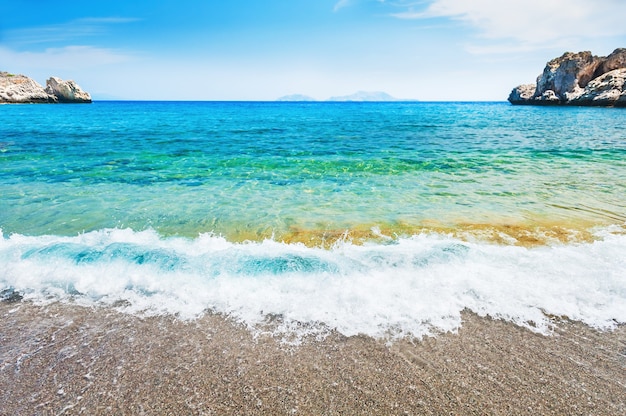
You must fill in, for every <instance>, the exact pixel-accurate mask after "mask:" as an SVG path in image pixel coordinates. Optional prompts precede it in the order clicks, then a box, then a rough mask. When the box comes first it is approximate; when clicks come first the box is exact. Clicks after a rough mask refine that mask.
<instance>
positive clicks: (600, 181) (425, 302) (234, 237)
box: [0, 101, 626, 339]
mask: <svg viewBox="0 0 626 416" xmlns="http://www.w3.org/2000/svg"><path fill="white" fill-rule="evenodd" d="M0 293H1V295H0V298H1V299H2V301H3V302H12V303H15V304H16V305H19V304H20V302H33V303H36V304H41V305H46V304H50V303H55V304H58V303H61V304H72V305H84V306H88V307H92V308H114V309H117V310H119V311H121V312H123V313H128V314H138V315H141V316H153V315H166V316H172V317H173V319H181V320H185V321H192V320H194V319H197V318H199V317H202V316H203V315H205V314H222V315H224V316H226V317H228V318H229V319H232V320H234V321H236V322H238V323H241V324H243V325H245V326H247V327H248V328H250V330H251V331H256V332H258V333H271V334H275V335H279V336H280V335H283V336H288V337H289V336H291V337H293V336H295V337H307V336H316V337H319V336H323V335H324V334H327V333H330V332H331V331H336V332H339V333H341V334H344V335H346V336H352V335H359V334H362V335H366V336H371V337H375V338H382V339H393V338H396V337H418V338H419V337H422V336H425V335H436V334H438V333H443V332H448V331H452V332H454V331H456V330H458V329H459V327H461V326H462V324H463V323H462V312H463V311H470V312H473V313H475V314H478V315H480V316H489V317H492V318H494V319H502V320H506V321H510V322H513V323H515V324H517V325H520V326H523V327H526V328H529V329H531V330H533V331H536V332H539V333H543V334H549V333H550V332H551V331H552V330H553V328H554V325H556V324H557V323H556V322H557V321H558V319H570V320H574V321H580V322H583V323H584V324H586V325H589V326H591V327H593V328H597V329H600V330H611V329H613V328H616V327H617V326H618V325H620V324H624V323H626V111H624V109H613V108H579V107H531V106H511V105H509V104H508V103H504V102H493V103H492V102H489V103H485V102H469V103H460V102H459V103H455V102H445V103H435V102H406V103H403V102H392V103H384V102H379V103H358V102H332V103H331V102H306V103H304V102H303V103H294V102H130V101H118V102H116V101H96V102H94V103H93V104H90V105H62V104H58V105H2V106H0ZM16 307H18V306H16Z"/></svg>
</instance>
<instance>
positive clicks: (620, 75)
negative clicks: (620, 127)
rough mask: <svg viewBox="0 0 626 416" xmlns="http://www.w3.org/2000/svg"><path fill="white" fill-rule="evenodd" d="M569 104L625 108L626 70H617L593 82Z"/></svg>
mask: <svg viewBox="0 0 626 416" xmlns="http://www.w3.org/2000/svg"><path fill="white" fill-rule="evenodd" d="M569 104H572V105H590V106H615V107H625V106H626V68H622V69H615V70H613V71H610V72H607V73H606V74H604V75H601V76H600V77H598V78H596V79H594V80H592V81H591V82H590V83H589V84H587V86H586V87H585V89H584V91H583V92H582V93H581V94H580V95H578V96H577V97H575V98H573V99H572V100H570V102H569Z"/></svg>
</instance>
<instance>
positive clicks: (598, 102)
mask: <svg viewBox="0 0 626 416" xmlns="http://www.w3.org/2000/svg"><path fill="white" fill-rule="evenodd" d="M508 100H509V101H510V102H511V104H516V105H519V104H525V105H558V104H565V105H580V106H615V107H618V106H619V107H623V106H626V48H619V49H616V50H615V51H613V53H611V54H610V55H609V56H607V57H598V56H594V55H592V54H591V52H588V51H585V52H578V53H572V52H567V53H565V54H563V55H562V56H561V57H559V58H555V59H553V60H551V61H549V62H548V63H547V64H546V67H545V68H544V70H543V73H542V74H541V75H539V77H538V78H537V84H536V85H535V84H524V85H520V86H518V87H515V88H514V89H513V91H511V94H510V95H509V98H508Z"/></svg>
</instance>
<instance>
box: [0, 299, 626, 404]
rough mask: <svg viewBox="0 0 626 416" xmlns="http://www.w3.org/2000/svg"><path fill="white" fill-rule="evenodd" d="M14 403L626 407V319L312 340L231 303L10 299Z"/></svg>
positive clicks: (2, 382)
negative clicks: (172, 310) (233, 311)
mask: <svg viewBox="0 0 626 416" xmlns="http://www.w3.org/2000/svg"><path fill="white" fill-rule="evenodd" d="M0 316H1V317H2V319H1V320H0V326H1V330H0V337H1V338H0V339H1V342H0V358H1V363H2V364H1V366H0V398H1V400H2V403H4V405H3V410H2V414H7V415H9V414H68V415H70V414H92V415H93V414H303V415H308V414H594V415H619V414H624V413H626V400H625V399H624V397H625V395H624V393H625V392H626V371H625V370H626V326H624V325H621V326H618V327H617V329H616V330H614V331H612V332H600V331H597V330H595V329H592V328H590V327H588V326H585V325H584V324H581V323H577V322H571V321H568V320H564V319H559V318H556V317H553V319H556V320H558V322H556V321H555V323H556V326H555V329H554V332H553V334H552V335H550V336H544V335H540V334H536V333H534V332H531V331H530V330H528V329H525V328H522V327H520V326H517V325H515V324H513V323H510V322H504V321H500V320H494V319H490V318H482V317H479V316H477V315H475V314H473V313H471V312H467V311H464V312H463V314H462V317H463V324H462V326H461V328H460V329H459V331H458V333H456V334H453V333H446V334H440V335H438V336H436V337H428V338H424V339H422V340H410V339H402V340H396V341H393V342H391V343H389V342H386V341H384V340H376V339H373V338H370V337H366V336H353V337H346V336H343V335H341V334H339V333H336V332H331V333H330V335H329V336H327V337H326V338H325V339H317V340H315V339H307V340H304V342H303V343H302V344H301V345H299V346H290V345H286V344H283V343H281V340H280V339H275V338H272V337H270V336H268V335H258V334H257V336H255V335H254V333H253V332H251V331H249V330H248V329H246V328H245V327H244V326H243V325H240V324H237V323H235V322H232V321H231V320H229V319H228V318H226V317H224V316H223V315H219V314H207V315H205V316H203V317H202V318H199V319H197V320H194V321H181V320H178V319H176V318H174V317H173V316H160V317H139V316H136V315H130V314H124V313H120V312H117V311H116V310H114V309H112V308H106V307H82V306H77V305H72V304H67V303H52V304H49V305H47V306H38V305H35V304H32V303H31V302H28V301H20V300H17V299H12V301H10V302H9V301H3V302H0Z"/></svg>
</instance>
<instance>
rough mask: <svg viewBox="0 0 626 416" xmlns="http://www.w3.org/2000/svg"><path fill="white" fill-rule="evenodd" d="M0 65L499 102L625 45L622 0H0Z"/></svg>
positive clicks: (189, 87)
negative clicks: (553, 70)
mask: <svg viewBox="0 0 626 416" xmlns="http://www.w3.org/2000/svg"><path fill="white" fill-rule="evenodd" d="M0 1H1V6H2V11H3V12H2V15H0V69H1V70H6V71H9V72H13V73H23V74H25V75H29V76H31V77H33V78H35V79H36V80H37V81H38V82H40V83H42V84H43V83H45V80H46V79H47V78H48V77H49V76H52V75H55V76H59V77H61V78H64V79H74V80H75V81H76V82H77V83H78V84H79V85H81V87H83V88H84V89H86V90H88V91H89V92H91V93H92V95H93V96H94V98H96V99H98V98H100V99H106V98H116V99H144V100H157V99H163V100H274V99H276V98H277V97H280V96H283V95H287V94H295V93H299V94H306V95H310V96H312V97H314V98H317V99H326V98H328V97H330V96H333V95H347V94H351V93H353V92H355V91H358V90H366V91H385V92H387V93H389V94H391V95H393V96H395V97H399V98H416V99H420V100H425V101H430V100H452V101H454V100H505V99H506V97H507V95H508V93H509V91H510V90H511V88H513V87H514V86H516V85H518V84H521V83H527V82H532V81H534V79H535V78H536V76H537V75H538V74H539V73H540V72H541V70H542V69H543V66H544V65H545V63H546V61H548V60H549V59H551V58H554V57H556V56H559V55H561V54H562V53H563V52H565V51H580V50H591V51H592V52H593V53H595V54H597V55H607V54H609V53H610V52H611V51H613V49H615V48H617V47H626V25H624V23H623V19H624V18H623V16H626V1H624V0H594V1H589V0H471V1H470V0H395V1H394V0H265V1H260V0H257V1H255V0H229V1H208V0H205V1H199V0H151V1H145V0H136V1H119V2H118V1H113V0H109V1H96V0H94V1H77V0H74V1H71V0H56V1H54V2H51V1H48V0H0Z"/></svg>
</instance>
